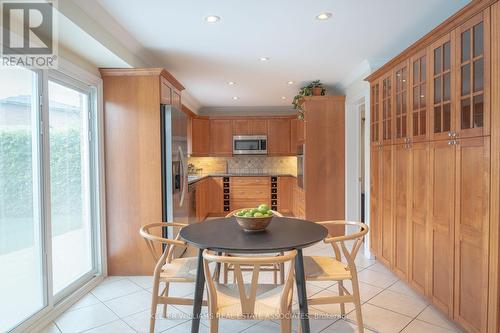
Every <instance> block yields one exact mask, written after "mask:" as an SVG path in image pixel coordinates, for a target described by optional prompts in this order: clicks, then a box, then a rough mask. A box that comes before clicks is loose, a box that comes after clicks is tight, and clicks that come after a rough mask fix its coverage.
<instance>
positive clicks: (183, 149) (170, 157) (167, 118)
mask: <svg viewBox="0 0 500 333" xmlns="http://www.w3.org/2000/svg"><path fill="white" fill-rule="evenodd" d="M160 122H161V178H162V218H163V221H167V222H177V223H184V224H187V223H188V214H189V198H188V195H189V193H188V178H187V127H188V119H187V115H186V114H185V113H184V112H182V111H181V110H178V109H176V108H175V107H173V106H171V105H164V104H162V105H161V110H160ZM178 231H179V230H178V228H177V227H174V228H172V227H168V228H165V229H164V230H163V237H166V238H175V237H176V235H177V233H178ZM182 253H183V251H180V252H177V253H175V255H176V256H177V257H179V256H181V255H182Z"/></svg>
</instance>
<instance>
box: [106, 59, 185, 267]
mask: <svg viewBox="0 0 500 333" xmlns="http://www.w3.org/2000/svg"><path fill="white" fill-rule="evenodd" d="M100 71H101V76H102V79H103V93H104V150H105V153H104V158H105V178H106V250H107V266H108V274H109V275H151V274H152V272H153V269H154V264H155V263H154V261H153V258H152V256H151V253H150V252H149V249H148V248H147V245H146V243H145V242H144V239H143V238H142V237H141V236H140V235H139V228H140V227H141V226H142V225H144V224H147V223H153V222H161V221H162V198H161V196H162V191H161V184H162V181H161V147H160V145H161V140H160V104H162V103H163V104H172V105H175V106H176V107H177V108H178V109H179V110H180V109H181V107H182V105H181V91H182V90H183V89H184V87H183V86H182V85H181V84H180V83H179V82H178V81H177V80H176V79H175V78H174V77H173V76H172V75H171V74H170V73H169V72H167V71H166V70H164V69H162V68H123V69H120V68H117V69H101V70H100Z"/></svg>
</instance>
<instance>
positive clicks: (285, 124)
mask: <svg viewBox="0 0 500 333" xmlns="http://www.w3.org/2000/svg"><path fill="white" fill-rule="evenodd" d="M267 130H268V133H267V145H268V147H267V152H268V155H271V156H283V155H290V119H269V120H268V121H267Z"/></svg>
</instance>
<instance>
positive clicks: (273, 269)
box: [223, 208, 285, 284]
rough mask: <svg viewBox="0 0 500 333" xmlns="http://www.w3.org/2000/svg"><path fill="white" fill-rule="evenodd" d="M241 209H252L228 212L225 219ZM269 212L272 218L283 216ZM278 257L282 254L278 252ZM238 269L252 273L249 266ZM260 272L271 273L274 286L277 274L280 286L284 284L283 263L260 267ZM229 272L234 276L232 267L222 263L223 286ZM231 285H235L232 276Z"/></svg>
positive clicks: (276, 281)
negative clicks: (272, 215)
mask: <svg viewBox="0 0 500 333" xmlns="http://www.w3.org/2000/svg"><path fill="white" fill-rule="evenodd" d="M243 209H252V208H240V209H235V210H233V211H232V212H230V213H229V214H227V215H226V217H232V216H233V215H234V214H235V213H236V212H239V211H240V210H243ZM271 212H272V213H273V214H274V216H277V217H283V214H281V213H279V212H277V211H275V210H271ZM226 255H229V256H230V255H231V253H226ZM237 255H238V256H244V254H237ZM279 255H283V252H280V253H279ZM240 267H241V270H242V271H243V272H252V271H253V268H252V267H250V266H244V265H243V266H240ZM260 271H261V272H273V281H274V284H277V283H278V273H279V277H280V284H283V283H285V265H284V264H283V263H278V264H268V265H262V266H261V269H260ZM229 272H233V274H234V267H233V266H232V265H230V264H228V263H224V276H223V281H224V284H227V282H228V277H229ZM233 283H235V279H234V276H233Z"/></svg>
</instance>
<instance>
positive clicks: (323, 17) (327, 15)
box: [316, 12, 332, 21]
mask: <svg viewBox="0 0 500 333" xmlns="http://www.w3.org/2000/svg"><path fill="white" fill-rule="evenodd" d="M330 17H332V13H327V12H324V13H320V14H319V15H317V16H316V20H320V21H324V20H328V19H329V18H330Z"/></svg>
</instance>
